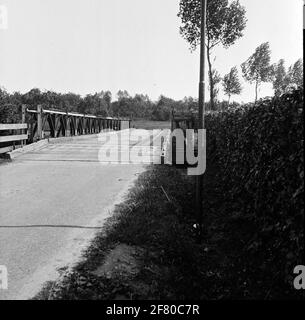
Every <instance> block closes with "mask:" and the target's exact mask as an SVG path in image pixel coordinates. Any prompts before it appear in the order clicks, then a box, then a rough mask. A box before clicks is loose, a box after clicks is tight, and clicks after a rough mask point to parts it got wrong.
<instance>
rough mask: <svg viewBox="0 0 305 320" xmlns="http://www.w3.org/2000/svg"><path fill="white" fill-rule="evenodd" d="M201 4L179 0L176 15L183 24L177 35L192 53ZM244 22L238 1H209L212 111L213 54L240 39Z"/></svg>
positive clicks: (208, 42) (198, 0)
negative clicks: (179, 34) (218, 47)
mask: <svg viewBox="0 0 305 320" xmlns="http://www.w3.org/2000/svg"><path fill="white" fill-rule="evenodd" d="M200 2H201V1H200V0H180V10H179V14H178V16H179V17H180V18H181V22H182V25H181V27H180V33H181V35H182V37H183V38H185V39H186V40H187V42H188V43H189V44H190V45H191V49H192V50H195V49H196V47H197V46H198V44H199V43H200V27H201V26H200V24H201V20H200V16H201V3H200ZM246 22H247V20H246V10H245V8H244V7H243V6H242V5H241V4H240V3H239V1H238V0H234V1H232V2H229V1H228V0H208V2H207V26H206V27H207V37H206V48H207V59H208V66H209V82H210V86H209V87H210V100H211V107H212V108H214V98H215V97H214V93H215V90H214V86H215V83H214V82H213V66H212V51H213V49H214V48H215V47H216V46H218V45H220V44H221V45H222V46H224V47H225V48H228V47H230V46H231V45H233V44H234V43H235V42H236V41H237V40H238V39H239V38H241V37H242V36H243V31H244V29H245V27H246Z"/></svg>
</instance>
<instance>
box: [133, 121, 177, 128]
mask: <svg viewBox="0 0 305 320" xmlns="http://www.w3.org/2000/svg"><path fill="white" fill-rule="evenodd" d="M131 127H132V128H136V129H147V130H152V129H170V127H171V123H170V121H149V120H134V121H132V122H131Z"/></svg>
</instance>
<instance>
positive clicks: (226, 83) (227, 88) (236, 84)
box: [222, 67, 242, 104]
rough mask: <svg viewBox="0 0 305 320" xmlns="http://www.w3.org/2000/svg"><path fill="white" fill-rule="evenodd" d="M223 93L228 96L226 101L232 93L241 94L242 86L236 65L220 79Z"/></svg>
mask: <svg viewBox="0 0 305 320" xmlns="http://www.w3.org/2000/svg"><path fill="white" fill-rule="evenodd" d="M222 85H223V90H224V93H225V94H226V95H227V96H228V97H229V99H228V103H229V104H230V99H231V96H232V95H235V94H241V92H242V86H241V83H240V81H239V78H238V70H237V67H233V68H232V69H231V70H230V72H229V73H228V74H226V75H225V76H224V78H223V81H222Z"/></svg>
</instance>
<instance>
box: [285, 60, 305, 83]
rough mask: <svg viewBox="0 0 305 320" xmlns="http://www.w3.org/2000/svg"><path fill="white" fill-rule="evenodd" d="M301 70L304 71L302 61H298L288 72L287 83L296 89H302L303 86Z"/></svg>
mask: <svg viewBox="0 0 305 320" xmlns="http://www.w3.org/2000/svg"><path fill="white" fill-rule="evenodd" d="M303 70H304V69H303V60H302V59H299V60H298V61H297V62H296V63H294V64H293V65H292V66H291V67H290V68H289V70H288V79H289V83H290V84H292V85H294V86H296V87H303V86H304V78H303V73H304V71H303Z"/></svg>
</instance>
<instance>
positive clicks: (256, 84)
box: [255, 81, 258, 104]
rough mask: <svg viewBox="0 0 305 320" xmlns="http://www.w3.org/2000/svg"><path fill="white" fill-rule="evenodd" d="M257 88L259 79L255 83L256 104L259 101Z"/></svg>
mask: <svg viewBox="0 0 305 320" xmlns="http://www.w3.org/2000/svg"><path fill="white" fill-rule="evenodd" d="M257 90H258V81H256V83H255V104H256V102H257Z"/></svg>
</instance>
